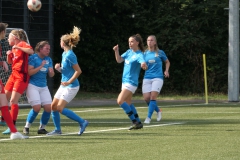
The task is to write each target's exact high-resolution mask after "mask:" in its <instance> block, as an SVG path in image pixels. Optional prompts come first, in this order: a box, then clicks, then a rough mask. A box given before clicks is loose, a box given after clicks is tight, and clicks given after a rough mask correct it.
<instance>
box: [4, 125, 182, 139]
mask: <svg viewBox="0 0 240 160" xmlns="http://www.w3.org/2000/svg"><path fill="white" fill-rule="evenodd" d="M184 123H185V122H176V123H166V124H157V125H148V126H144V128H152V127H163V126H172V125H181V124H184ZM120 130H128V128H113V129H105V130H95V131H86V132H84V134H88V133H100V132H110V131H120ZM77 133H78V132H73V133H65V134H61V135H57V136H67V135H77ZM52 136H56V135H52ZM47 137H51V136H46V135H45V136H29V139H36V138H47ZM9 140H11V139H0V142H1V141H9Z"/></svg>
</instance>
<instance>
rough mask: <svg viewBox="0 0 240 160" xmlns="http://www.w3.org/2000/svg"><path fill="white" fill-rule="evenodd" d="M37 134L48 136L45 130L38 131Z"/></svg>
mask: <svg viewBox="0 0 240 160" xmlns="http://www.w3.org/2000/svg"><path fill="white" fill-rule="evenodd" d="M37 133H38V134H48V131H46V129H39V130H38V132H37Z"/></svg>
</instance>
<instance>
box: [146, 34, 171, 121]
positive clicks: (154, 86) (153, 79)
mask: <svg viewBox="0 0 240 160" xmlns="http://www.w3.org/2000/svg"><path fill="white" fill-rule="evenodd" d="M147 45H148V48H147V50H146V51H145V52H144V58H145V61H146V62H147V65H148V70H146V71H145V74H144V78H143V85H142V92H143V97H144V100H145V101H146V102H147V104H148V116H147V118H146V119H145V121H144V123H146V124H149V123H150V122H151V117H152V114H153V112H154V110H155V111H156V112H157V121H160V120H161V117H162V115H161V110H160V109H159V108H158V106H157V102H156V100H157V96H158V94H159V93H160V91H161V88H162V86H163V71H162V61H164V62H165V64H166V67H165V71H164V76H165V77H169V73H168V70H169V67H170V61H169V60H168V58H167V56H166V54H165V53H164V51H162V50H159V49H158V45H157V39H156V37H155V36H154V35H150V36H148V38H147Z"/></svg>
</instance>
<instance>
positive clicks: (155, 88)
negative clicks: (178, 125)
mask: <svg viewBox="0 0 240 160" xmlns="http://www.w3.org/2000/svg"><path fill="white" fill-rule="evenodd" d="M162 86H163V80H162V79H160V78H154V79H153V83H152V89H151V97H150V104H149V106H150V105H151V106H152V108H154V110H155V111H156V112H157V121H160V120H161V118H162V112H161V109H160V108H159V107H158V105H157V97H158V95H159V93H160V91H161V89H162ZM154 110H153V111H154ZM153 111H152V112H153Z"/></svg>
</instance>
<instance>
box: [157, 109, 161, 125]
mask: <svg viewBox="0 0 240 160" xmlns="http://www.w3.org/2000/svg"><path fill="white" fill-rule="evenodd" d="M161 119H162V111H161V110H160V111H159V112H157V121H158V122H159V121H160V120H161Z"/></svg>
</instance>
